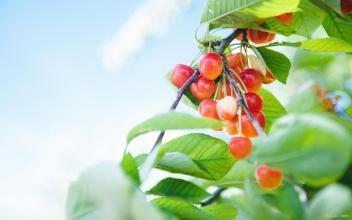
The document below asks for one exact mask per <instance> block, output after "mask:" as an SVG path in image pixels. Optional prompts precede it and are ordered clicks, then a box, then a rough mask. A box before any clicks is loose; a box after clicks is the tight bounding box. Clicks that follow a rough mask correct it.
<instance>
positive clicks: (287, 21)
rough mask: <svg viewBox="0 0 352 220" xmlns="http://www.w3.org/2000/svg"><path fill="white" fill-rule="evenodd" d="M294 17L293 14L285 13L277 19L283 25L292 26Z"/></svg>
mask: <svg viewBox="0 0 352 220" xmlns="http://www.w3.org/2000/svg"><path fill="white" fill-rule="evenodd" d="M292 16H293V14H292V13H291V12H289V13H284V14H281V15H278V16H276V17H275V18H277V19H278V20H279V21H281V22H282V23H284V24H286V25H290V24H291V21H292Z"/></svg>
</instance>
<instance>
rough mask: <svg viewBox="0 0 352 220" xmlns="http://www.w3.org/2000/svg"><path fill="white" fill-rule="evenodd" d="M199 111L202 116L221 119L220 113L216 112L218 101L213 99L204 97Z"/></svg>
mask: <svg viewBox="0 0 352 220" xmlns="http://www.w3.org/2000/svg"><path fill="white" fill-rule="evenodd" d="M198 111H199V113H200V115H201V116H203V117H206V118H214V119H219V116H218V113H217V112H216V101H215V100H211V99H204V100H203V101H202V102H201V103H200V104H199V107H198Z"/></svg>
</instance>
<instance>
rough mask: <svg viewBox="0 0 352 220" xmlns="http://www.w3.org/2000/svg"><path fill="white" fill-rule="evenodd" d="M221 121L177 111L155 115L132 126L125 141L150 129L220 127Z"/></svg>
mask: <svg viewBox="0 0 352 220" xmlns="http://www.w3.org/2000/svg"><path fill="white" fill-rule="evenodd" d="M222 127H223V123H222V122H220V121H217V120H214V119H209V118H198V117H195V116H192V115H189V114H185V113H179V112H168V113H163V114H159V115H156V116H154V117H152V118H150V119H148V120H146V121H144V122H143V123H141V124H139V125H137V126H136V127H134V128H132V130H130V132H129V133H128V135H127V143H129V142H130V141H131V140H132V139H133V138H135V137H137V136H139V135H142V134H145V133H147V132H151V131H160V130H173V129H199V128H215V129H216V128H222Z"/></svg>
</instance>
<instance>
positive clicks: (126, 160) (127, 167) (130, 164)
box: [121, 153, 141, 185]
mask: <svg viewBox="0 0 352 220" xmlns="http://www.w3.org/2000/svg"><path fill="white" fill-rule="evenodd" d="M121 167H122V169H123V171H124V172H125V174H126V175H127V176H128V177H130V178H131V180H132V181H133V182H134V183H136V184H137V185H139V184H141V180H140V178H139V172H138V165H137V163H136V161H135V159H134V158H133V157H132V155H131V154H130V153H128V154H126V155H125V156H124V157H123V159H122V161H121Z"/></svg>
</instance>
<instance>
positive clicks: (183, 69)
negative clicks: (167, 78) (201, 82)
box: [171, 64, 194, 88]
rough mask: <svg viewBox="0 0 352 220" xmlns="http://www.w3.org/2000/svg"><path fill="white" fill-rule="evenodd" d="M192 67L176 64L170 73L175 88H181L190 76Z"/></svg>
mask: <svg viewBox="0 0 352 220" xmlns="http://www.w3.org/2000/svg"><path fill="white" fill-rule="evenodd" d="M193 72H194V69H193V68H192V67H190V66H186V65H183V64H177V65H176V67H175V68H174V69H173V71H172V74H171V82H172V84H174V86H176V87H177V88H181V87H182V86H183V85H184V84H185V82H186V81H187V80H188V79H189V78H190V77H191V76H192V74H193Z"/></svg>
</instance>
